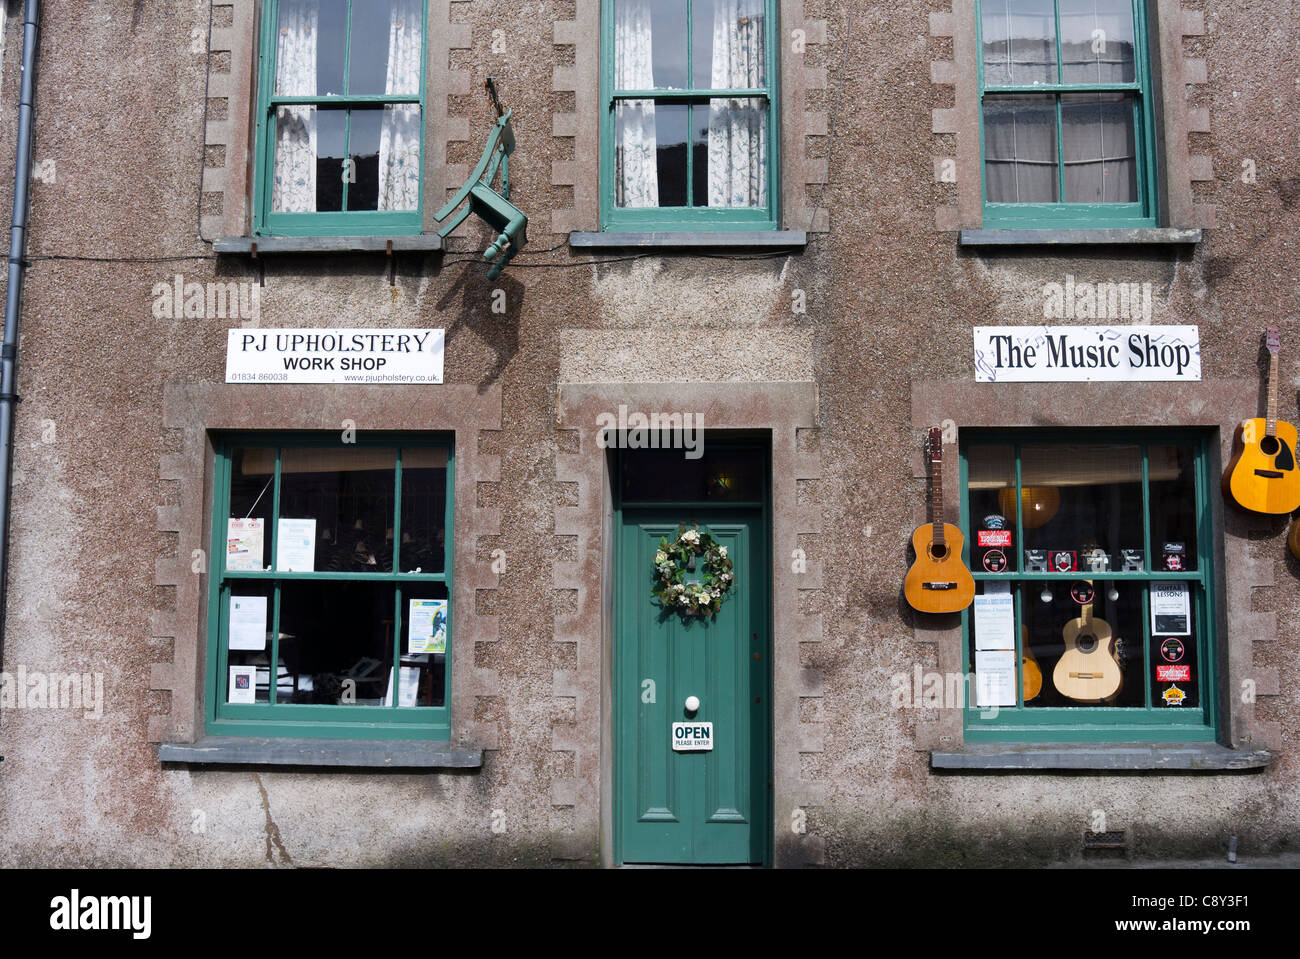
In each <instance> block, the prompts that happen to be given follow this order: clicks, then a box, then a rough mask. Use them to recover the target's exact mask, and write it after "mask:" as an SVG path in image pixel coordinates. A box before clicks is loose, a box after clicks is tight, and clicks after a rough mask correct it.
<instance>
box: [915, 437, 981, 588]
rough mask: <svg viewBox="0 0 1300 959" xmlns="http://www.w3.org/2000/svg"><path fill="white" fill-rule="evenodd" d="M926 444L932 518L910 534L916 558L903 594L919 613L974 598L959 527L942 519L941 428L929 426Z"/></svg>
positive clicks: (972, 581) (973, 586) (971, 579)
mask: <svg viewBox="0 0 1300 959" xmlns="http://www.w3.org/2000/svg"><path fill="white" fill-rule="evenodd" d="M927 445H928V449H929V453H930V471H931V474H932V475H933V480H934V482H933V487H934V496H933V497H932V499H931V502H930V518H931V520H932V522H929V523H926V524H925V525H924V526H922V527H920V528H918V529H917V531H916V532H915V533H913V534H912V546H913V547H914V548H915V549H916V562H915V563H913V564H912V568H911V569H909V570H908V571H907V579H906V580H904V582H903V595H904V596H905V597H907V601H908V602H909V603H910V604H911V605H912V608H913V609H916V610H919V611H921V612H922V613H956V612H960V611H961V610H963V609H965V608H966V607H967V606H969V605H970V604H971V602H972V601H973V600H974V599H975V580H974V579H973V578H972V577H971V574H970V570H968V569H967V568H966V564H965V563H963V562H962V559H961V551H962V544H963V543H964V542H965V538H964V537H963V536H962V534H961V530H959V529H958V528H957V527H956V526H953V525H952V524H951V523H945V522H944V521H943V431H942V430H940V429H938V428H935V429H932V430H930V439H929V443H928V444H927Z"/></svg>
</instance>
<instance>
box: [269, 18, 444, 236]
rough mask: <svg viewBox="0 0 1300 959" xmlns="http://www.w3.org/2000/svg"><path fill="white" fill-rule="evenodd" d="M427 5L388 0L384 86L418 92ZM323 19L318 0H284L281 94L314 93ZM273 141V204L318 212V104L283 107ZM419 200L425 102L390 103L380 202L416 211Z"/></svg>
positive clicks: (383, 132)
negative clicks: (422, 113) (423, 108)
mask: <svg viewBox="0 0 1300 959" xmlns="http://www.w3.org/2000/svg"><path fill="white" fill-rule="evenodd" d="M423 9H424V5H423V2H422V0H390V7H389V10H390V14H389V30H388V74H387V79H386V82H385V87H384V89H385V92H386V93H390V94H396V93H419V92H420V75H421V62H420V53H421V46H422V42H423V31H424V23H423ZM319 25H320V0H280V14H279V33H278V36H277V40H276V80H275V91H276V93H278V94H282V95H288V96H314V95H315V93H316V51H317V35H318V32H319ZM275 141H276V142H275V166H274V170H273V174H272V191H271V209H272V211H274V212H276V213H313V212H315V211H316V108H315V107H312V106H285V107H279V108H278V109H277V110H276V137H275ZM419 200H420V107H419V104H415V103H401V104H394V105H392V106H388V107H385V108H384V116H383V121H382V123H381V127H380V134H379V205H378V206H379V209H380V210H415V209H417V208H418V206H419Z"/></svg>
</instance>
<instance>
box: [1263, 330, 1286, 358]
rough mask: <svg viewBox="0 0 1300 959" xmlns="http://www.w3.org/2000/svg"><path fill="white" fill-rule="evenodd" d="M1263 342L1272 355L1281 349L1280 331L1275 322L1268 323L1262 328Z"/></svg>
mask: <svg viewBox="0 0 1300 959" xmlns="http://www.w3.org/2000/svg"><path fill="white" fill-rule="evenodd" d="M1264 344H1265V345H1266V346H1267V347H1268V351H1269V352H1270V353H1272V354H1273V355H1274V356H1277V354H1278V352H1279V351H1280V350H1281V349H1282V332H1281V330H1279V329H1278V328H1277V326H1276V325H1275V324H1269V325H1268V326H1266V327H1265V328H1264Z"/></svg>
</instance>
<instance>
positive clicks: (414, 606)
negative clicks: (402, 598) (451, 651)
mask: <svg viewBox="0 0 1300 959" xmlns="http://www.w3.org/2000/svg"><path fill="white" fill-rule="evenodd" d="M407 623H408V626H407V648H406V652H407V653H408V654H410V655H415V654H416V653H445V652H446V651H447V601H446V600H445V599H413V600H411V601H410V607H409V610H408V612H407Z"/></svg>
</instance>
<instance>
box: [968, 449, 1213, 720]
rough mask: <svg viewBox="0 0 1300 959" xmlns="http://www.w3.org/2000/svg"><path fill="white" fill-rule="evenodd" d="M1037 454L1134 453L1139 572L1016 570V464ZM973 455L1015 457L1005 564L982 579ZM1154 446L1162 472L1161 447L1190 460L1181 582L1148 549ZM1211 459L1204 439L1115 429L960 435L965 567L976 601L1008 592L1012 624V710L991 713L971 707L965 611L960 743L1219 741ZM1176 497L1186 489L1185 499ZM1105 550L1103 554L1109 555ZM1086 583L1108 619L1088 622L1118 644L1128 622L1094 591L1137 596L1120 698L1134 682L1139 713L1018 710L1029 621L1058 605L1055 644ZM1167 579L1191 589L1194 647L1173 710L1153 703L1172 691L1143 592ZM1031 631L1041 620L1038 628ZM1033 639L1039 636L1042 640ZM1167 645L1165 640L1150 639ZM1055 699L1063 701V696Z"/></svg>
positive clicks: (1090, 708)
mask: <svg viewBox="0 0 1300 959" xmlns="http://www.w3.org/2000/svg"><path fill="white" fill-rule="evenodd" d="M1043 444H1061V445H1063V446H1072V447H1078V446H1080V445H1097V444H1103V445H1106V446H1111V445H1115V446H1118V445H1123V446H1128V447H1133V446H1137V447H1140V449H1141V483H1140V486H1141V522H1142V534H1141V537H1140V538H1139V537H1138V536H1137V535H1136V533H1133V532H1132V531H1131V529H1130V532H1129V533H1128V534H1127V535H1129V536H1130V537H1131V539H1132V540H1133V543H1132V546H1133V547H1134V548H1136V546H1137V544H1138V543H1139V542H1140V545H1141V548H1142V550H1143V568H1142V569H1141V571H1129V572H1125V571H1124V570H1123V566H1122V564H1121V563H1120V562H1118V556H1117V557H1116V561H1115V562H1113V563H1112V565H1111V567H1110V569H1109V570H1108V571H1106V572H1104V573H1102V572H1091V571H1085V569H1086V568H1084V569H1081V570H1080V571H1074V572H1027V571H1025V567H1026V557H1025V543H1026V538H1025V531H1026V529H1027V528H1030V527H1026V525H1025V520H1024V512H1025V502H1026V497H1025V494H1024V489H1025V488H1026V484H1025V483H1024V482H1023V478H1024V472H1025V471H1024V461H1023V458H1022V454H1023V449H1024V447H1026V446H1030V445H1032V446H1035V447H1040V446H1041V445H1043ZM976 447H994V448H1007V447H1010V448H1012V449H1013V450H1014V489H1015V493H1014V494H1013V498H1010V502H1011V503H1013V504H1014V506H1015V510H1014V515H1006V520H1007V528H1008V529H1010V530H1011V531H1012V538H1011V543H1012V548H1011V549H1009V550H1007V551H1006V556H1007V565H1006V567H1005V569H1004V570H1003V571H1001V572H989V571H987V570H986V569H985V568H983V564H982V563H981V562H980V561H978V559H976V556H977V552H978V553H980V554H981V555H982V550H979V545H978V540H977V537H976V533H977V530H973V527H974V526H976V524H981V525H982V521H981V519H980V518H979V517H973V516H972V515H971V513H972V509H971V504H972V489H971V485H970V484H971V456H972V450H973V449H975V448H976ZM1153 448H1160V449H1162V450H1163V451H1164V453H1165V459H1164V460H1160V461H1159V462H1160V463H1161V464H1162V466H1163V465H1164V464H1167V462H1168V456H1169V454H1168V450H1169V449H1171V448H1172V449H1178V450H1187V451H1189V454H1190V457H1191V463H1190V466H1189V467H1187V469H1190V471H1191V474H1192V481H1193V483H1194V516H1193V520H1192V525H1191V526H1190V527H1188V529H1190V531H1191V532H1192V533H1193V535H1194V536H1195V548H1194V549H1192V548H1190V547H1189V548H1188V549H1187V556H1186V562H1185V567H1190V566H1191V564H1192V563H1194V568H1184V569H1183V570H1182V571H1179V572H1167V571H1164V570H1163V569H1161V568H1159V567H1161V566H1163V565H1164V563H1163V554H1161V549H1162V547H1163V545H1164V544H1163V543H1161V542H1160V541H1153V537H1152V525H1153V524H1152V517H1153V503H1154V502H1156V501H1154V500H1153V498H1152V485H1153V483H1155V482H1157V481H1160V480H1167V479H1168V470H1167V468H1166V469H1165V471H1164V473H1163V474H1159V475H1158V474H1156V473H1153V470H1152V464H1153V459H1152V455H1151V454H1152V449H1153ZM1211 450H1212V444H1211V437H1210V436H1209V435H1208V434H1206V433H1204V432H1199V431H1183V430H1154V429H1149V430H1141V429H1132V430H1122V431H1119V430H1086V429H1084V430H1072V431H1069V432H1063V431H1049V430H1017V431H997V430H982V429H981V430H977V429H964V430H962V432H961V437H960V442H959V454H960V482H961V497H960V502H961V516H960V523H961V529H962V532H963V535H964V536H965V544H964V552H963V559H964V561H965V562H966V564H967V566H968V567H969V568H970V570H971V575H972V576H973V577H974V579H975V582H976V594H977V596H978V595H979V594H980V593H982V592H983V591H984V590H985V589H986V588H987V584H989V583H1009V584H1010V590H1011V594H1012V597H1013V606H1014V616H1015V619H1014V623H1015V625H1014V633H1015V656H1014V661H1015V693H1016V705H1015V706H1001V707H999V708H998V709H997V710H996V711H994V710H992V709H989V708H981V707H979V706H977V705H975V693H974V689H975V685H974V684H975V678H974V677H975V673H976V665H975V662H974V660H975V654H974V647H975V637H974V628H975V627H974V615H973V607H970V608H967V609H966V610H965V611H964V612H963V613H962V636H963V642H962V657H963V670H964V672H965V675H966V676H967V677H971V682H970V683H966V684H963V685H964V686H965V687H968V689H967V692H966V694H965V707H964V721H965V722H964V725H965V736H966V740H967V741H968V742H972V743H978V742H1116V743H1119V742H1214V741H1216V739H1217V728H1218V720H1217V717H1218V700H1217V673H1218V668H1217V658H1218V652H1217V650H1218V646H1219V638H1218V636H1217V635H1216V634H1217V632H1218V630H1217V623H1218V620H1217V613H1216V608H1217V605H1218V598H1217V596H1216V594H1215V582H1216V580H1215V563H1214V556H1215V543H1217V541H1218V540H1217V536H1216V533H1215V529H1214V523H1213V510H1212V506H1211V501H1210V496H1211V492H1212V490H1214V489H1216V488H1217V482H1216V479H1215V477H1214V476H1213V475H1212V470H1211V466H1212V463H1211ZM1010 479H1011V476H1010V475H1008V477H1007V481H1008V483H1009V482H1010ZM1009 489H1010V486H1008V487H1007V490H1008V492H1009ZM1031 489H1032V487H1031ZM999 492H1000V491H999ZM1184 492H1191V491H1189V490H1185V491H1184ZM1034 498H1035V494H1034V493H1033V492H1031V493H1030V496H1029V501H1030V502H1031V504H1032V502H1033V501H1034ZM984 502H986V503H987V502H988V501H987V500H985V501H984ZM977 511H978V510H977ZM1115 522H1118V520H1115ZM1039 525H1041V524H1039ZM1044 528H1046V527H1044ZM1114 545H1115V544H1110V546H1114ZM1129 545H1130V544H1129V543H1125V544H1124V547H1125V548H1127V547H1128V546H1129ZM1053 548H1056V549H1067V548H1068V549H1073V550H1077V549H1078V546H1077V545H1076V544H1071V543H1062V544H1059V545H1057V546H1055V547H1053ZM1108 548H1109V547H1108ZM1153 550H1154V552H1153ZM1157 554H1161V556H1162V558H1161V560H1157V559H1156V555H1157ZM992 565H996V564H992ZM1087 580H1091V581H1092V582H1093V583H1095V591H1096V594H1097V597H1096V598H1097V604H1098V606H1099V607H1100V608H1102V609H1107V610H1109V612H1108V613H1106V614H1103V613H1102V612H1100V611H1098V612H1094V613H1093V615H1094V616H1096V617H1102V616H1103V615H1110V616H1112V617H1114V618H1115V619H1116V622H1114V623H1111V624H1110V625H1111V626H1112V629H1113V631H1114V634H1115V635H1120V634H1121V633H1124V632H1126V631H1125V630H1124V629H1123V623H1122V622H1121V621H1122V620H1124V619H1125V618H1126V617H1125V616H1121V615H1119V613H1118V608H1119V603H1113V604H1110V605H1109V606H1105V607H1102V606H1101V603H1102V600H1103V593H1104V592H1105V591H1107V590H1109V589H1110V588H1112V587H1113V588H1114V589H1115V590H1116V591H1117V593H1120V595H1122V594H1123V593H1126V592H1128V591H1129V590H1131V589H1134V588H1136V589H1137V590H1139V596H1138V598H1139V599H1140V620H1141V643H1142V646H1141V650H1140V651H1138V653H1137V654H1136V655H1135V661H1134V663H1133V664H1132V667H1131V668H1130V669H1126V670H1125V678H1124V688H1125V689H1127V687H1128V686H1129V684H1130V683H1134V684H1139V683H1140V685H1141V696H1140V697H1139V696H1137V686H1136V685H1135V686H1134V688H1133V692H1132V699H1137V700H1140V703H1138V704H1136V705H1102V704H1096V705H1091V704H1088V705H1085V704H1079V705H1074V706H1069V705H1058V706H1049V705H1035V706H1028V705H1026V703H1025V696H1024V693H1025V686H1024V668H1023V662H1024V659H1023V657H1024V655H1025V644H1026V641H1027V639H1028V638H1029V636H1030V635H1034V634H1031V633H1030V632H1029V629H1030V623H1031V622H1033V621H1034V620H1035V616H1042V615H1044V614H1039V613H1037V612H1036V610H1037V608H1039V607H1041V606H1042V602H1043V599H1044V597H1045V596H1046V595H1047V594H1048V593H1049V592H1050V593H1051V594H1052V596H1053V599H1052V603H1054V604H1057V605H1054V606H1050V607H1043V608H1045V609H1047V610H1048V611H1049V612H1048V613H1047V614H1046V616H1047V617H1048V619H1049V622H1050V624H1051V628H1052V629H1055V630H1057V635H1058V636H1059V632H1060V627H1061V626H1063V623H1064V621H1063V620H1062V621H1058V618H1059V617H1058V618H1053V614H1054V613H1055V611H1056V610H1057V609H1058V608H1060V606H1064V607H1066V608H1068V609H1070V610H1071V613H1070V614H1068V615H1072V616H1079V615H1081V613H1080V610H1081V608H1082V607H1081V606H1076V605H1073V604H1074V603H1077V602H1078V601H1077V600H1075V599H1073V597H1072V596H1071V595H1070V590H1071V587H1072V586H1074V585H1075V584H1076V583H1078V582H1080V581H1087ZM1171 581H1175V582H1182V583H1187V584H1188V593H1189V605H1190V610H1191V620H1192V622H1191V625H1190V630H1191V631H1190V634H1189V638H1188V640H1186V645H1187V646H1192V645H1194V646H1195V649H1194V650H1191V651H1190V655H1187V656H1186V659H1185V660H1181V662H1184V663H1185V664H1186V665H1189V666H1190V667H1191V669H1192V671H1193V677H1192V678H1193V680H1194V682H1192V683H1190V684H1189V683H1182V684H1181V686H1180V688H1183V687H1188V686H1189V685H1190V686H1194V688H1195V690H1194V691H1195V705H1187V706H1181V707H1177V708H1174V707H1171V706H1168V705H1165V704H1164V703H1163V702H1162V701H1161V698H1160V692H1161V691H1160V689H1158V688H1157V687H1161V688H1163V689H1168V688H1169V687H1170V686H1171V685H1179V684H1178V683H1172V684H1171V683H1168V682H1158V681H1157V678H1156V675H1157V674H1156V667H1157V666H1161V665H1165V664H1166V662H1168V661H1167V660H1165V659H1163V657H1162V656H1161V654H1160V653H1159V650H1160V648H1161V646H1162V645H1163V642H1164V640H1162V642H1161V643H1156V644H1155V647H1154V648H1153V642H1152V640H1153V637H1152V617H1151V607H1150V603H1151V588H1152V586H1153V585H1155V584H1159V583H1163V582H1171ZM1106 598H1109V597H1106ZM1122 602H1127V603H1132V602H1133V597H1132V596H1131V595H1130V596H1127V597H1124V598H1123V600H1122ZM1127 620H1128V624H1129V625H1132V624H1133V620H1134V614H1133V613H1132V612H1130V613H1129V614H1127ZM1038 621H1039V622H1041V620H1038ZM1037 635H1041V633H1039V634H1037ZM1165 635H1166V634H1163V633H1162V634H1160V635H1159V636H1158V637H1157V638H1160V637H1163V636H1165ZM1136 638H1137V637H1136V633H1133V634H1130V635H1128V636H1126V637H1125V641H1126V642H1127V643H1131V642H1132V641H1133V640H1135V639H1136ZM1038 648H1039V650H1040V653H1039V668H1040V669H1041V672H1042V682H1043V689H1044V690H1047V689H1049V687H1051V686H1052V684H1053V679H1052V667H1053V663H1054V662H1055V660H1054V659H1053V660H1052V661H1051V662H1048V661H1045V658H1044V657H1043V655H1042V648H1043V647H1041V646H1040V647H1038ZM1130 649H1132V647H1130ZM1139 662H1140V668H1141V672H1142V678H1141V680H1138V678H1137V677H1134V676H1131V675H1129V673H1130V672H1132V671H1133V668H1135V667H1136V666H1137V663H1139ZM1184 692H1189V694H1190V690H1188V689H1184ZM1040 696H1041V693H1040ZM1035 698H1037V697H1035ZM1060 698H1062V699H1064V697H1060ZM1132 699H1131V700H1130V702H1131V701H1132Z"/></svg>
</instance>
